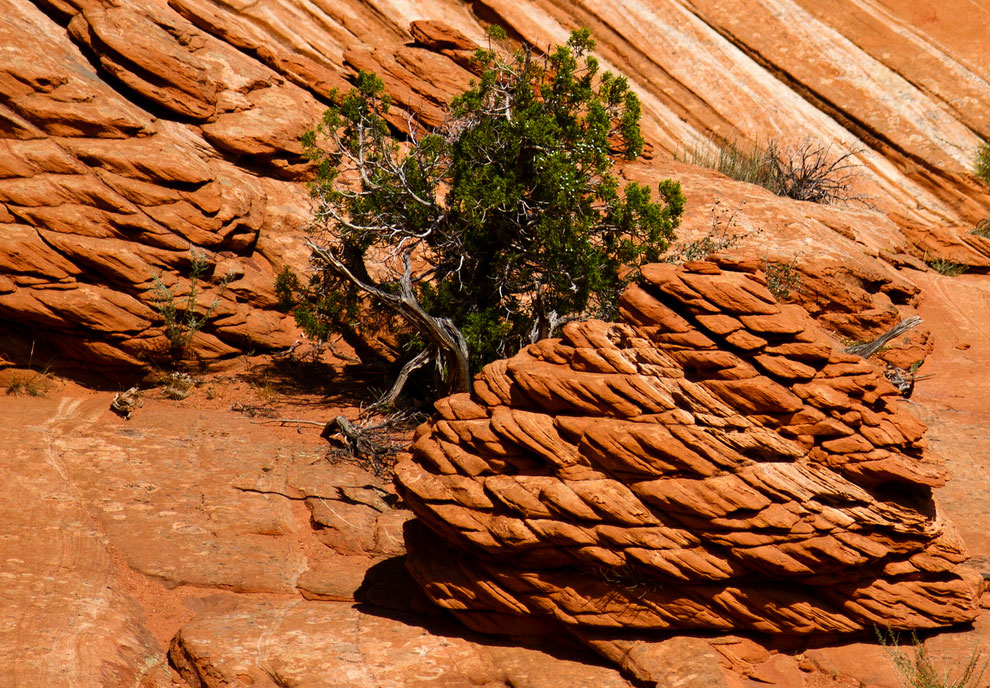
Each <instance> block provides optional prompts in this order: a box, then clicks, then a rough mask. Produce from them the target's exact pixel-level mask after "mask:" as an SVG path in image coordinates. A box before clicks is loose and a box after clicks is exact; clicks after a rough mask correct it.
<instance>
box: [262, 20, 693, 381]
mask: <svg viewBox="0 0 990 688" xmlns="http://www.w3.org/2000/svg"><path fill="white" fill-rule="evenodd" d="M503 36H504V34H502V33H501V32H500V30H497V29H496V30H495V31H493V32H492V33H491V38H492V39H493V40H494V41H497V40H499V39H500V37H503ZM593 48H594V42H593V41H592V39H591V37H590V34H589V32H588V31H587V30H586V29H583V30H580V31H575V32H574V33H573V34H572V35H571V37H570V40H568V42H567V44H566V45H562V46H557V47H556V48H555V49H553V50H552V51H551V52H550V53H549V54H548V55H546V56H537V55H535V54H533V53H532V52H529V51H525V50H524V51H516V52H511V53H510V52H507V51H505V50H502V49H501V48H499V47H497V46H496V47H492V46H490V47H489V49H482V50H479V51H477V53H476V55H475V60H476V61H477V65H478V71H479V73H480V77H479V79H478V80H477V81H476V82H473V83H472V85H471V87H470V88H469V89H468V90H467V91H465V92H464V93H463V94H461V95H460V96H458V97H457V98H455V99H454V100H453V101H452V102H451V104H450V116H449V120H448V122H447V123H446V125H445V126H443V127H442V128H441V129H440V130H438V131H435V132H421V131H418V130H417V129H415V127H414V128H413V129H412V130H411V131H409V132H408V133H407V139H406V140H404V141H401V142H400V141H399V140H398V139H397V138H396V137H394V136H393V135H392V132H391V130H390V128H389V125H388V122H387V119H386V118H387V116H388V113H389V108H390V100H389V98H388V96H387V95H386V94H385V93H384V86H383V83H382V81H381V80H380V79H379V78H378V77H377V76H375V75H373V74H369V73H366V72H361V73H360V74H359V75H358V77H357V81H356V84H355V87H354V88H353V89H352V90H351V91H350V92H348V93H347V94H344V95H342V94H339V93H335V94H334V96H333V97H334V100H335V102H338V103H339V105H337V106H336V107H332V108H330V109H329V110H327V112H326V113H325V114H324V116H323V119H322V121H321V122H320V124H319V125H318V126H317V128H316V129H315V130H314V131H310V132H307V133H306V135H305V136H304V137H303V139H302V142H303V147H304V149H305V152H306V154H307V155H308V156H309V158H310V159H311V160H312V161H314V162H315V163H316V170H317V172H316V179H315V181H314V182H313V183H312V185H311V192H312V195H313V197H314V198H315V199H316V202H317V207H316V213H315V218H314V223H313V226H312V228H311V232H310V236H311V247H312V248H313V251H314V265H315V266H316V272H315V274H314V276H313V278H312V280H311V281H310V282H309V284H308V285H307V286H306V287H305V288H302V287H301V286H300V285H299V283H298V282H299V281H298V280H296V281H295V283H293V282H292V278H290V277H288V276H285V277H283V276H280V277H279V289H280V294H283V293H284V294H292V295H293V296H292V298H291V299H289V298H287V299H286V300H285V304H286V305H290V304H292V307H293V308H294V313H295V316H296V319H297V321H298V322H299V324H300V325H301V326H302V327H303V328H304V329H305V330H306V331H307V333H309V334H310V335H311V336H313V337H317V338H325V337H326V336H327V334H328V333H329V332H330V331H333V330H334V328H337V327H339V326H340V324H341V323H345V322H346V321H347V320H348V319H353V318H356V317H357V311H356V308H357V305H358V304H359V303H360V302H361V299H362V298H366V297H367V298H370V300H371V303H372V305H377V306H379V307H381V306H385V307H389V308H392V309H394V310H395V311H396V312H398V313H399V314H400V315H403V317H405V318H406V319H407V321H408V322H409V323H410V324H411V325H412V326H413V328H414V329H415V330H416V331H417V332H418V333H419V335H420V336H421V338H420V339H419V340H417V341H419V342H420V343H421V345H423V346H427V347H428V348H429V347H434V348H438V349H440V350H444V351H447V353H448V354H449V353H450V352H451V351H453V350H454V349H455V348H456V346H455V344H452V343H451V342H452V341H455V340H458V339H459V335H462V336H463V341H465V342H466V345H467V349H468V354H469V356H470V362H471V365H472V366H473V367H475V368H476V367H477V366H480V365H482V364H484V363H486V362H488V361H491V360H494V359H496V358H499V357H501V356H505V355H510V354H511V353H513V352H514V351H515V350H516V349H518V348H519V347H520V346H521V345H523V344H525V343H527V342H529V341H532V340H535V339H537V338H540V337H545V336H549V335H550V334H551V333H552V332H553V330H554V328H555V327H556V326H557V325H558V324H559V323H560V322H561V321H562V320H565V319H572V318H575V317H580V316H585V315H589V314H595V315H602V316H605V317H609V316H611V315H612V314H614V312H615V309H616V304H617V300H618V296H619V294H620V293H621V291H622V288H623V286H624V285H625V284H626V283H627V282H628V281H630V280H632V279H634V278H635V276H636V275H637V268H638V267H639V266H641V265H642V264H644V263H647V262H652V261H656V260H658V259H659V258H660V256H661V254H662V253H663V252H664V250H665V249H666V248H667V245H668V243H669V242H670V241H671V239H672V238H673V236H674V229H675V228H676V226H677V225H678V223H679V221H680V216H681V214H682V212H683V207H684V197H683V196H682V194H681V191H680V185H679V184H677V183H675V182H673V181H670V180H665V181H662V182H660V183H659V185H658V188H657V192H658V197H657V198H654V196H653V194H652V193H651V190H650V189H649V188H648V187H646V186H643V185H640V184H638V183H635V182H633V183H629V184H627V185H626V186H625V188H624V189H620V185H619V182H618V180H617V179H616V177H615V176H614V175H613V174H612V173H611V169H612V165H613V156H614V155H616V154H619V155H622V156H624V157H626V158H635V157H636V156H638V155H639V154H640V153H641V151H642V147H643V139H642V136H641V134H640V131H639V118H640V103H639V99H638V98H637V97H636V95H635V94H634V93H633V92H632V91H630V90H629V87H628V83H627V81H626V79H625V78H624V77H619V76H615V75H613V74H610V73H608V72H605V73H600V72H599V67H598V62H597V60H596V59H595V58H594V57H593V56H592V55H591V54H590V53H591V51H592V50H593ZM448 322H449V324H450V325H451V326H452V328H454V330H456V333H454V334H452V335H451V337H450V338H449V339H450V341H448V340H447V339H445V338H444V337H445V336H446V335H444V328H445V327H446V325H445V324H444V323H448ZM458 333H459V334H458ZM448 334H449V333H448ZM441 359H443V360H440V361H439V365H440V372H441V374H445V373H448V372H449V367H450V365H451V363H450V361H449V360H447V359H444V358H443V357H441ZM434 360H437V359H436V357H434Z"/></svg>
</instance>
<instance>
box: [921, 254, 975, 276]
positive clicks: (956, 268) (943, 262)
mask: <svg viewBox="0 0 990 688" xmlns="http://www.w3.org/2000/svg"><path fill="white" fill-rule="evenodd" d="M925 262H926V263H927V264H928V267H930V268H931V269H932V270H934V271H935V272H937V273H939V274H941V275H945V276H946V277H958V276H959V275H961V274H963V273H964V272H966V269H967V268H966V266H965V265H960V264H959V263H953V262H952V261H951V260H948V259H947V258H935V259H934V260H926V261H925Z"/></svg>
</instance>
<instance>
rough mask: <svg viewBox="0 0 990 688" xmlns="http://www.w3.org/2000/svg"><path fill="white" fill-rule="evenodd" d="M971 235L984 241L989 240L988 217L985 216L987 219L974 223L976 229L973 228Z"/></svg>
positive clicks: (989, 221) (989, 226) (989, 219)
mask: <svg viewBox="0 0 990 688" xmlns="http://www.w3.org/2000/svg"><path fill="white" fill-rule="evenodd" d="M973 234H975V235H977V236H981V237H983V238H984V239H990V215H987V217H985V218H984V219H982V220H980V221H979V222H977V223H976V227H974V228H973Z"/></svg>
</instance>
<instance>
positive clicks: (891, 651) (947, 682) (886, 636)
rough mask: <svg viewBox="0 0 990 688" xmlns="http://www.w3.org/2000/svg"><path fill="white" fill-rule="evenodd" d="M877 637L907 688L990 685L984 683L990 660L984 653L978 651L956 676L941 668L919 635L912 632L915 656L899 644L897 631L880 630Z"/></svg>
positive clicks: (982, 686) (984, 687) (981, 687)
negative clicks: (902, 648) (919, 638)
mask: <svg viewBox="0 0 990 688" xmlns="http://www.w3.org/2000/svg"><path fill="white" fill-rule="evenodd" d="M877 638H878V639H879V640H880V643H881V644H882V645H883V646H884V648H885V649H886V651H887V655H888V656H889V657H890V659H891V661H893V662H894V666H895V667H896V668H897V672H898V673H899V674H900V675H901V680H902V681H903V683H904V685H905V686H906V687H907V688H987V687H988V686H990V684H986V683H983V682H982V681H983V676H984V675H985V674H986V671H987V667H988V665H990V659H984V657H983V653H982V652H981V651H980V650H979V649H976V650H974V651H973V652H972V653H971V654H970V656H969V659H968V660H967V661H966V663H965V664H964V665H963V666H962V667H961V670H960V671H959V672H958V674H957V675H956V676H955V677H954V678H952V677H951V675H950V671H949V669H947V668H943V669H939V667H938V666H936V663H935V661H934V660H933V659H932V657H931V656H930V655H929V654H928V651H927V650H926V649H925V646H924V644H922V642H921V641H920V640H918V636H917V635H915V634H914V633H912V634H911V645H912V646H913V648H912V649H913V652H912V655H913V656H909V655H908V654H907V653H905V652H904V651H903V650H901V649H900V648H899V647H898V646H897V645H898V642H899V639H898V637H897V634H895V633H893V632H890V631H888V632H884V631H882V630H880V629H877Z"/></svg>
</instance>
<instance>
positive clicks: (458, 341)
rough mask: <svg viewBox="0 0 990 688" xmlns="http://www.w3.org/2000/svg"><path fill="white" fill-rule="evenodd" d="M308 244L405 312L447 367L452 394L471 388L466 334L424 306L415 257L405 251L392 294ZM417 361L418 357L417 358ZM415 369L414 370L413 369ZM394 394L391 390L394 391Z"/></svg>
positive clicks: (319, 255)
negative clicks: (418, 293) (416, 290)
mask: <svg viewBox="0 0 990 688" xmlns="http://www.w3.org/2000/svg"><path fill="white" fill-rule="evenodd" d="M306 244H307V245H308V246H309V248H310V249H311V250H312V251H313V255H315V256H316V257H317V258H318V259H319V260H321V261H323V262H324V264H325V265H326V266H327V267H328V268H329V269H331V270H333V271H334V272H336V273H337V274H338V275H340V276H341V277H344V278H346V279H348V280H350V281H351V282H352V283H353V284H354V285H355V286H356V287H358V288H359V289H361V290H363V291H365V292H367V293H368V294H370V295H371V296H373V297H375V298H376V299H378V300H379V301H381V303H382V304H384V305H385V306H387V307H388V308H391V309H392V310H393V311H395V312H396V313H398V314H399V315H401V316H402V317H403V318H405V320H406V321H407V322H408V323H409V324H410V325H412V326H413V327H414V328H415V329H416V330H417V331H418V332H419V333H420V334H421V335H423V336H424V337H425V338H426V340H427V341H428V342H429V343H430V345H431V347H432V348H434V349H435V350H436V352H437V353H438V354H439V356H440V359H441V361H442V363H443V364H444V368H445V373H446V375H445V382H446V385H447V391H448V392H449V393H455V392H468V391H470V390H471V367H470V363H469V360H468V347H467V341H466V340H465V339H464V335H463V334H462V333H461V331H460V330H459V329H458V328H457V326H456V325H454V323H453V321H452V320H450V318H438V317H436V316H433V315H430V314H429V313H427V312H426V311H425V310H423V307H422V306H421V305H420V303H419V300H418V299H417V298H416V294H415V293H414V292H413V288H412V267H411V260H412V259H411V258H410V255H409V253H408V252H406V253H405V254H403V256H402V263H403V268H404V269H403V274H402V277H401V278H400V280H399V294H398V295H396V294H390V293H388V292H386V291H383V290H382V289H379V288H378V287H376V286H375V285H373V284H369V283H368V282H366V281H364V280H362V279H361V278H360V277H358V276H357V275H355V274H354V272H353V271H351V270H350V269H349V268H348V267H347V265H345V264H344V263H343V262H342V261H341V260H340V259H339V258H338V257H337V256H335V255H334V254H333V253H332V252H331V251H329V250H327V249H325V248H323V247H321V246H317V245H316V244H315V243H313V242H312V241H307V242H306ZM413 360H415V359H413ZM410 372H411V371H410ZM390 394H391V392H390Z"/></svg>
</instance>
